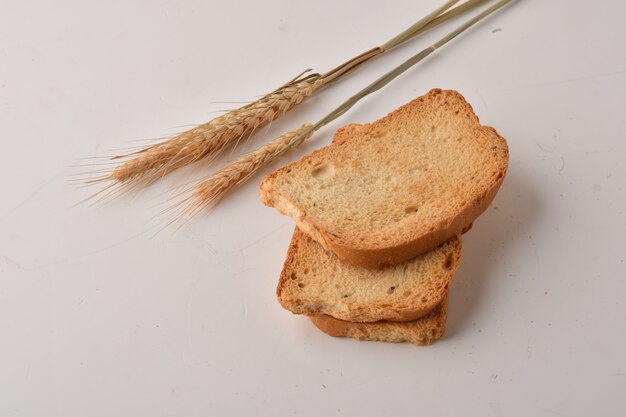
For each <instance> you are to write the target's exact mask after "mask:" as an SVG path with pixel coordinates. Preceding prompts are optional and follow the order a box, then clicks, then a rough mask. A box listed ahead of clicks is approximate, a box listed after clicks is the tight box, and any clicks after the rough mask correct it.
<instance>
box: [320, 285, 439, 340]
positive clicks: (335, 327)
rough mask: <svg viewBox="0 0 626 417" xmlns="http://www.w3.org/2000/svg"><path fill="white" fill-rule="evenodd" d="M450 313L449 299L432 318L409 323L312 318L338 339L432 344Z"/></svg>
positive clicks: (426, 317) (326, 317) (327, 317)
mask: <svg viewBox="0 0 626 417" xmlns="http://www.w3.org/2000/svg"><path fill="white" fill-rule="evenodd" d="M447 314H448V300H447V296H446V297H445V298H444V299H443V300H442V302H441V304H439V305H438V306H436V307H435V308H434V309H433V310H432V311H431V312H430V313H429V314H428V315H426V316H424V317H422V318H420V319H417V320H414V321H408V322H401V323H399V322H390V321H377V322H373V323H355V322H349V321H344V320H338V319H336V318H333V317H330V316H327V315H315V316H310V317H309V318H310V319H311V321H312V322H313V324H314V325H315V326H316V327H317V328H318V329H320V330H321V331H323V332H324V333H326V334H328V335H330V336H335V337H351V338H353V339H357V340H371V341H380V342H391V343H401V342H410V343H413V344H416V345H430V344H432V343H433V342H435V341H436V340H437V339H439V338H440V337H441V336H442V335H443V334H444V332H445V324H446V318H447Z"/></svg>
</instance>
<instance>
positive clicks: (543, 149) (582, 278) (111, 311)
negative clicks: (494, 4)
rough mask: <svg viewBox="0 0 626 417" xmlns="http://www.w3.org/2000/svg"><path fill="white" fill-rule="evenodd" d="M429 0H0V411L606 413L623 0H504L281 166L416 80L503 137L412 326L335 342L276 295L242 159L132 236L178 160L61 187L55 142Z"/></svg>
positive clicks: (389, 26) (616, 298)
mask: <svg viewBox="0 0 626 417" xmlns="http://www.w3.org/2000/svg"><path fill="white" fill-rule="evenodd" d="M439 4H440V1H439V0H429V1H422V2H415V1H408V0H404V1H396V2H386V3H385V4H384V5H383V4H382V3H381V2H378V1H373V0H372V1H342V2H334V1H330V0H323V1H318V2H306V3H305V2H291V1H288V0H265V1H262V2H252V1H249V2H245V3H244V2H219V3H218V2H205V1H188V2H178V1H159V2H148V1H132V2H121V1H114V2H96V1H87V2H85V1H68V0H63V1H56V2H43V1H11V0H9V1H6V0H5V1H2V6H1V7H0V8H1V9H2V12H1V13H0V135H1V137H2V146H3V149H2V152H1V153H0V160H1V164H0V178H1V179H2V180H1V181H2V188H1V190H2V194H1V197H0V416H2V417H8V416H35V415H46V416H85V415H88V416H112V415H115V416H206V415H216V416H217V415H267V416H282V415H298V416H327V415H360V416H381V415H406V414H409V413H410V414H420V415H428V416H459V415H463V416H489V415H494V416H500V415H502V416H529V415H532V416H555V415H556V416H590V415H598V416H600V415H601V416H618V415H624V413H626V399H625V398H624V392H626V301H625V297H624V296H625V295H626V264H625V262H624V259H625V258H626V255H625V254H624V244H623V236H624V235H625V234H626V212H625V210H626V193H625V190H624V185H625V183H626V182H625V180H626V163H625V160H626V141H625V140H624V138H625V136H626V118H625V116H624V98H625V97H626V53H625V52H624V45H625V44H626V26H625V25H624V22H623V17H624V15H625V14H626V7H625V6H624V4H625V3H624V2H622V1H618V0H613V1H605V2H601V3H600V2H595V3H594V2H583V1H567V0H553V1H539V0H517V1H516V2H514V3H513V5H512V6H510V7H508V8H507V9H506V10H503V11H502V12H501V13H499V14H498V15H497V16H495V17H493V18H491V19H489V20H488V21H486V22H484V23H483V24H481V25H480V26H478V27H476V28H474V29H472V30H471V31H470V32H468V33H467V34H465V35H463V36H462V37H460V38H459V39H457V40H455V41H454V42H453V43H452V44H450V45H449V46H447V47H445V48H444V49H442V50H441V51H439V52H438V53H436V54H435V55H433V56H431V57H430V58H429V59H428V60H427V61H425V62H423V63H422V64H420V65H419V66H418V67H416V68H414V69H412V70H411V71H409V72H408V73H407V74H405V75H404V76H403V77H401V78H400V79H398V80H397V81H395V82H394V83H393V84H391V85H389V86H388V87H387V88H386V89H384V90H383V91H381V92H379V93H377V94H375V95H374V96H371V97H369V98H368V99H366V100H364V101H363V102H362V103H360V104H359V105H358V106H357V107H356V108H355V109H354V110H353V111H352V112H350V113H349V114H347V115H345V116H344V117H342V118H341V119H340V120H338V121H336V122H335V123H333V124H332V125H331V126H328V127H327V128H325V129H323V130H322V131H320V132H319V134H318V135H317V136H316V139H314V140H313V141H311V143H309V144H308V145H306V146H304V147H303V148H302V149H300V150H298V151H297V152H293V153H291V154H289V155H288V156H287V157H285V158H283V160H282V161H281V164H282V163H285V162H287V161H290V160H295V159H296V158H297V157H299V156H301V155H304V154H305V153H307V152H309V151H311V150H312V149H315V148H316V147H319V146H321V145H323V144H325V143H328V142H329V141H330V138H331V135H332V133H333V131H334V130H335V129H337V128H338V127H340V126H342V125H344V124H347V123H351V122H367V121H372V120H374V119H376V118H378V117H381V116H383V115H384V114H386V113H387V112H389V111H391V110H393V109H395V108H396V107H398V106H400V105H401V104H404V103H405V102H407V101H409V100H411V99H412V98H414V97H416V96H419V95H421V94H423V93H425V92H426V91H427V90H428V89H430V88H432V87H442V88H453V89H457V90H459V91H460V92H461V93H462V94H464V95H465V97H466V98H467V99H468V101H470V102H471V103H472V104H473V106H474V108H475V111H476V113H477V114H478V115H479V116H480V117H481V120H482V121H483V123H485V124H489V125H492V126H494V127H496V128H497V129H498V131H499V132H500V133H501V134H502V135H503V136H504V137H506V138H507V139H508V141H509V146H510V151H511V163H510V169H509V173H508V177H507V179H506V181H505V183H504V185H503V187H502V189H501V192H500V194H499V195H498V196H497V197H496V200H495V202H494V204H493V207H492V208H490V209H489V210H488V211H487V212H486V213H485V215H484V216H483V217H481V218H480V219H479V220H478V221H477V222H476V223H475V225H474V229H473V230H472V231H471V232H469V233H468V234H467V235H466V238H465V247H464V249H465V250H464V255H463V259H462V264H461V267H460V271H459V273H458V276H457V278H456V280H455V282H454V283H453V286H452V288H451V296H450V297H451V298H450V317H449V320H448V331H447V333H446V335H445V337H444V338H443V339H442V340H440V341H439V342H438V343H436V344H435V345H433V346H431V347H416V346H411V345H406V344H405V345H391V344H382V343H360V342H355V341H353V340H347V339H335V338H331V337H328V336H326V335H324V334H321V333H319V332H318V331H317V330H316V329H315V328H314V327H313V326H312V325H311V324H310V323H308V321H307V320H306V319H305V318H303V317H296V316H292V315H291V314H290V313H288V312H286V311H284V310H282V309H281V308H280V306H279V305H278V303H277V302H276V300H275V295H274V291H275V285H276V282H277V279H278V274H279V272H280V269H281V266H282V261H283V258H284V255H285V251H286V249H287V246H288V243H289V239H290V236H291V232H292V228H293V226H292V222H291V220H290V219H288V218H286V217H283V216H280V215H278V214H277V213H276V212H275V211H274V210H271V209H268V208H265V207H263V206H262V205H261V204H260V203H259V202H258V197H257V192H256V187H257V184H258V181H259V177H257V178H255V179H254V180H253V181H250V182H249V183H248V184H247V185H246V186H245V187H243V188H242V189H240V190H239V191H238V192H237V193H235V194H234V195H232V196H231V198H228V199H227V200H226V201H224V203H223V204H221V205H220V206H219V207H218V208H217V209H216V210H215V211H214V212H213V213H212V214H211V215H209V216H205V217H202V218H199V219H197V220H196V221H193V222H192V223H190V224H189V225H188V226H187V227H185V228H183V229H181V230H180V231H179V232H178V233H175V234H172V233H170V232H165V233H161V234H159V235H157V236H156V237H153V236H152V235H153V230H151V229H150V227H151V226H152V225H154V223H149V220H150V218H151V217H152V216H153V215H155V214H156V213H158V212H159V210H161V208H162V207H163V206H162V205H161V203H162V202H163V201H164V199H165V197H166V196H167V195H168V194H167V192H168V190H170V188H171V187H172V186H174V185H177V184H181V180H182V179H183V178H186V176H184V175H178V176H175V178H173V179H171V180H170V179H168V180H166V181H164V182H163V183H160V184H158V185H156V186H154V187H152V188H150V189H148V190H147V191H145V192H142V193H140V194H138V195H136V196H134V197H133V196H129V197H126V198H122V199H120V200H117V201H115V202H114V203H112V204H110V205H108V206H105V207H104V208H101V209H93V208H88V207H86V206H78V207H72V205H73V204H74V203H76V202H77V201H79V200H80V199H81V198H84V197H85V196H87V195H88V193H89V190H77V189H75V188H73V187H71V186H69V185H68V184H67V182H66V179H67V174H68V173H69V172H73V171H68V170H67V169H66V168H65V167H66V166H67V165H71V164H74V163H76V162H77V161H78V160H79V158H82V157H87V156H92V155H100V156H102V155H106V154H109V153H110V152H108V151H107V150H108V149H111V148H119V147H123V146H128V145H129V143H130V142H129V141H131V140H135V139H142V138H151V137H159V136H163V135H164V134H171V133H173V132H176V131H179V130H180V129H181V128H180V126H182V125H189V124H194V123H200V122H203V121H206V120H208V119H209V118H211V117H212V116H213V115H215V114H216V113H215V112H216V111H217V110H220V109H223V108H225V107H233V106H235V105H234V104H224V103H223V102H227V101H229V102H232V101H245V100H249V99H251V98H253V97H254V95H255V94H261V93H264V92H267V91H269V90H271V89H273V88H275V87H277V86H278V85H280V84H282V83H283V82H285V81H286V80H287V79H289V78H291V77H292V76H294V75H295V73H297V72H299V71H301V70H303V69H305V68H307V67H314V68H316V69H318V70H322V71H323V70H327V69H330V68H331V67H334V66H335V65H336V64H338V63H339V62H341V61H342V60H344V59H346V58H348V57H350V56H353V55H355V54H356V53H359V52H361V51H363V50H365V49H368V48H370V47H372V46H374V45H376V44H379V43H382V42H383V41H385V40H387V39H388V38H390V37H391V36H393V35H394V34H395V33H396V32H397V31H398V30H400V29H403V28H405V27H406V26H408V25H409V24H410V23H412V22H413V21H414V20H416V19H417V18H419V17H421V16H423V15H424V14H426V13H427V12H429V11H430V10H432V9H433V8H435V7H436V6H438V5H439ZM566 9H567V11H565V10H566ZM453 26H454V24H452V25H447V26H446V28H448V29H449V28H451V27H453ZM445 30H446V29H445V28H441V29H438V30H436V31H433V32H431V33H429V34H428V35H427V36H426V37H425V38H422V39H421V40H417V41H414V42H411V43H410V44H408V45H406V46H405V47H402V48H401V49H399V50H397V51H394V52H392V53H390V54H389V55H388V56H386V57H383V58H381V59H379V60H378V61H376V62H375V63H374V64H372V65H370V66H368V67H367V68H365V69H364V70H362V71H360V72H358V73H355V74H354V75H353V76H352V77H351V78H350V79H349V80H346V81H345V82H343V83H341V84H339V85H336V86H334V87H332V88H330V89H328V90H325V91H324V92H323V93H321V94H320V95H318V96H316V97H315V98H313V99H311V100H310V101H308V103H307V104H305V105H303V106H301V107H300V108H298V109H297V110H296V111H294V112H292V113H290V114H289V116H288V117H285V118H284V119H282V120H281V121H279V122H276V123H274V124H273V125H272V126H271V128H270V129H269V130H268V131H264V132H267V133H263V134H262V135H260V136H259V137H257V141H256V142H253V143H251V144H249V145H248V148H251V147H252V145H254V144H258V143H260V140H261V139H260V138H261V137H263V135H266V136H265V138H270V137H272V136H275V135H277V134H279V133H280V132H282V131H284V130H285V129H288V128H292V127H295V126H298V125H300V124H301V123H302V122H305V121H315V120H317V118H318V117H319V116H321V115H322V114H324V113H325V112H327V111H328V110H329V109H330V108H332V107H333V106H335V105H337V104H338V103H340V102H341V101H342V100H344V99H345V98H347V97H348V96H349V95H351V94H352V93H354V92H356V91H357V90H358V89H359V88H361V87H363V86H364V85H365V84H367V83H369V82H370V81H371V80H373V79H374V78H375V77H376V76H377V75H380V74H382V73H383V72H384V71H386V70H387V69H389V68H391V67H392V66H393V65H395V64H397V63H399V62H401V61H402V60H404V59H405V58H406V57H408V56H409V55H412V54H413V53H415V52H417V51H418V50H420V49H422V48H423V47H424V46H426V45H427V44H429V43H430V42H432V41H434V40H435V39H437V38H438V37H439V35H441V34H443V33H444V32H445ZM130 144H131V145H132V144H133V143H130ZM276 166H278V165H275V166H274V168H275V167H276ZM200 172H201V173H202V172H208V171H202V170H200ZM265 172H269V170H266V171H265Z"/></svg>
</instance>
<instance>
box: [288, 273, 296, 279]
mask: <svg viewBox="0 0 626 417" xmlns="http://www.w3.org/2000/svg"><path fill="white" fill-rule="evenodd" d="M289 279H293V280H296V279H298V276H297V275H296V274H295V272H292V273H291V275H289Z"/></svg>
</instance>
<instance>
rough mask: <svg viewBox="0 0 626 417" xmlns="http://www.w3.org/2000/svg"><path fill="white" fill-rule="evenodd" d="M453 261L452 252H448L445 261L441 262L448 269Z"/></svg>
mask: <svg viewBox="0 0 626 417" xmlns="http://www.w3.org/2000/svg"><path fill="white" fill-rule="evenodd" d="M453 263H454V255H453V254H449V255H448V256H447V257H446V260H445V262H444V263H443V267H444V268H446V269H450V268H452V264H453Z"/></svg>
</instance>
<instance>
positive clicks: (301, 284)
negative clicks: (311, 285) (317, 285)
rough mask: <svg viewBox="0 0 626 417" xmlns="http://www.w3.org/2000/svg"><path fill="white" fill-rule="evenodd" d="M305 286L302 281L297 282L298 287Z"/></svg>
mask: <svg viewBox="0 0 626 417" xmlns="http://www.w3.org/2000/svg"><path fill="white" fill-rule="evenodd" d="M305 286H306V284H304V283H303V282H298V288H304V287H305Z"/></svg>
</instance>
